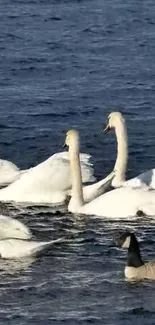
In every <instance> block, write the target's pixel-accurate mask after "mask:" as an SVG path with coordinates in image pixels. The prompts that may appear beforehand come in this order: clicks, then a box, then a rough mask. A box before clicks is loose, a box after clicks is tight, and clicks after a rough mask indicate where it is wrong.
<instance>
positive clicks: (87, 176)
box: [0, 153, 95, 203]
mask: <svg viewBox="0 0 155 325" xmlns="http://www.w3.org/2000/svg"><path fill="white" fill-rule="evenodd" d="M68 159H69V158H68V155H67V153H64V155H63V153H60V154H55V155H53V156H52V157H50V158H49V159H47V160H46V161H44V162H43V163H41V164H39V165H37V166H36V167H33V168H30V169H29V170H28V171H25V172H24V173H23V174H22V175H20V177H19V178H18V179H17V180H16V181H15V182H14V183H12V184H10V185H9V186H8V187H7V188H4V189H2V190H0V200H3V201H18V202H34V203H63V202H64V201H65V199H66V195H67V194H68V192H67V191H68V190H69V189H70V188H71V173H70V162H69V160H68ZM89 160H90V156H89V155H86V154H82V163H81V165H82V176H83V181H84V182H91V181H93V180H94V179H95V178H94V176H93V173H94V170H93V167H92V164H91V163H90V162H89Z"/></svg>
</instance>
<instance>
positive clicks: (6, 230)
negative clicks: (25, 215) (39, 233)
mask: <svg viewBox="0 0 155 325" xmlns="http://www.w3.org/2000/svg"><path fill="white" fill-rule="evenodd" d="M31 237H32V234H31V231H30V230H29V228H28V227H27V226H26V225H24V224H23V223H22V222H20V221H19V220H17V219H13V218H9V217H5V216H1V215H0V239H3V238H18V239H30V238H31Z"/></svg>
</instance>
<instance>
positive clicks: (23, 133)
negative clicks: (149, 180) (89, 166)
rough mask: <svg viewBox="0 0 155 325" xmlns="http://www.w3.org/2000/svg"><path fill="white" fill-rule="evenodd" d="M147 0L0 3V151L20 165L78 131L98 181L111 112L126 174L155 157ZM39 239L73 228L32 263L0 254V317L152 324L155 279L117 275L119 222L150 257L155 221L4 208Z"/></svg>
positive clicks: (108, 144) (152, 39)
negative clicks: (125, 153) (116, 113)
mask: <svg viewBox="0 0 155 325" xmlns="http://www.w3.org/2000/svg"><path fill="white" fill-rule="evenodd" d="M154 17H155V3H154V0H144V1H139V0H134V1H133V0H130V1H129V0H126V1H123V0H113V1H111V0H104V1H103V0H89V1H88V0H87V1H86V0H83V1H80V0H79V1H75V0H72V1H69V0H57V1H47V0H42V1H41V0H18V1H17V0H14V1H12V0H5V1H4V0H1V2H0V155H1V158H4V159H8V160H11V161H12V162H14V163H16V164H17V165H18V166H19V167H20V168H28V167H31V166H35V165H36V164H38V163H39V162H42V161H44V160H45V159H46V158H48V157H49V156H50V155H52V154H53V153H55V152H58V151H61V145H60V144H62V143H63V142H64V136H65V132H66V131H67V130H68V129H69V128H76V129H78V130H79V131H80V135H81V147H82V149H81V150H82V151H83V152H88V153H90V154H92V156H93V162H94V165H95V174H96V177H97V178H98V179H100V178H101V177H105V176H106V175H107V173H109V172H110V171H111V169H112V168H113V165H114V161H115V157H116V144H115V137H114V134H113V133H111V134H109V135H107V136H104V135H103V134H101V132H100V131H101V129H102V128H103V125H104V124H105V122H106V120H107V116H108V114H109V113H110V112H111V111H113V110H120V111H121V112H122V113H123V114H124V116H125V118H126V120H127V126H128V133H129V164H128V177H131V176H134V175H137V174H139V173H140V172H142V171H144V170H147V169H149V168H152V167H154V166H155V131H154V130H155V128H154V125H155V108H154V105H155V19H154ZM1 213H7V214H8V215H17V216H18V217H19V218H20V220H22V221H23V222H25V223H26V224H27V225H29V226H30V227H31V228H32V230H33V232H34V234H35V235H36V237H37V238H38V239H50V238H51V237H59V236H62V235H64V236H69V241H68V242H66V244H63V245H60V246H57V247H55V248H54V249H53V250H51V252H49V253H48V254H47V255H46V256H43V257H41V258H39V259H38V260H36V261H35V260H29V261H25V262H24V261H23V263H19V265H17V263H14V262H11V264H10V263H8V262H5V263H4V262H3V261H0V324H11V325H14V324H16V325H18V324H22V325H26V324H30V325H31V324H46V325H49V324H52V325H53V324H58V325H61V324H67V325H70V324H71V325H76V324H82V325H85V324H95V325H98V324H102V325H103V324H107V325H116V324H120V325H124V324H125V325H128V324H141V325H144V324H147V325H149V324H154V323H155V302H154V292H155V284H154V283H152V282H143V283H137V284H129V283H127V282H126V281H125V280H124V274H123V269H124V265H125V260H126V252H124V251H122V250H118V249H116V248H115V247H114V246H113V235H114V233H115V232H116V231H117V230H120V229H124V228H125V229H126V228H127V229H130V230H132V231H136V233H137V234H138V236H139V238H140V240H141V247H142V252H143V254H144V257H145V258H146V259H147V258H153V257H154V256H155V239H154V238H155V225H154V221H150V220H145V219H143V220H142V219H140V218H139V220H137V221H134V222H129V221H128V222H114V221H110V220H106V221H105V220H101V219H99V218H90V217H88V218H87V217H85V218H82V217H81V218H80V217H79V218H77V217H75V216H72V215H70V214H68V213H67V212H66V209H65V208H64V210H63V209H62V213H61V214H59V213H55V211H54V210H52V209H51V208H44V207H40V208H35V207H34V208H27V209H22V208H15V207H11V206H9V205H7V206H5V205H2V206H1Z"/></svg>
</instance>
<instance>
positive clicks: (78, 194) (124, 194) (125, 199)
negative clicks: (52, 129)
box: [65, 130, 155, 218]
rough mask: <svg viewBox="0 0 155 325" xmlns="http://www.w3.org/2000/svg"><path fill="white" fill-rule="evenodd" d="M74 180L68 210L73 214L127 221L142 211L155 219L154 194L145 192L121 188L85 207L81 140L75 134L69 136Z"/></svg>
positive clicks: (140, 189) (69, 133) (71, 132)
mask: <svg viewBox="0 0 155 325" xmlns="http://www.w3.org/2000/svg"><path fill="white" fill-rule="evenodd" d="M65 142H66V145H67V146H68V147H69V157H70V165H71V177H72V197H71V199H70V202H69V205H68V210H69V211H70V212H73V213H79V214H87V215H97V216H101V217H112V218H128V217H132V216H135V215H136V214H137V212H138V211H139V210H141V211H142V212H143V213H146V214H148V213H149V214H150V215H155V192H154V191H147V190H145V189H142V188H135V189H133V188H130V187H121V188H118V189H115V190H112V191H110V192H108V193H105V194H103V195H101V196H99V197H97V198H96V199H94V200H92V201H91V202H90V203H87V204H85V203H84V197H83V188H82V178H81V168H80V160H79V149H80V139H79V134H78V132H77V131H75V130H70V131H68V132H67V135H66V140H65Z"/></svg>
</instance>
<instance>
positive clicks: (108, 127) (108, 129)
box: [103, 123, 110, 134]
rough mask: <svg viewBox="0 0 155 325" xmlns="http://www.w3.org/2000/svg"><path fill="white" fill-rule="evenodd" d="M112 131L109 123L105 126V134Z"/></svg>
mask: <svg viewBox="0 0 155 325" xmlns="http://www.w3.org/2000/svg"><path fill="white" fill-rule="evenodd" d="M109 131H110V125H109V123H108V124H107V125H106V126H105V128H104V130H103V133H104V134H107V133H108V132H109Z"/></svg>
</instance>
